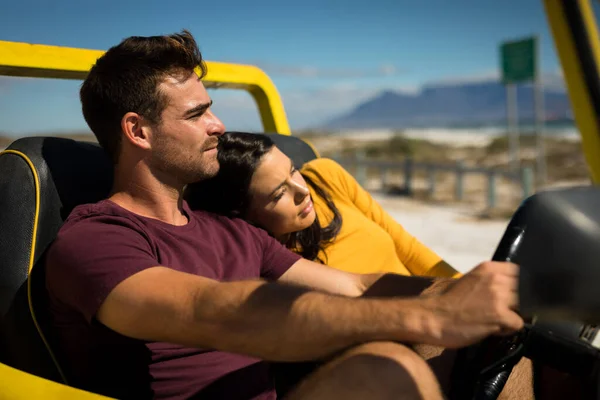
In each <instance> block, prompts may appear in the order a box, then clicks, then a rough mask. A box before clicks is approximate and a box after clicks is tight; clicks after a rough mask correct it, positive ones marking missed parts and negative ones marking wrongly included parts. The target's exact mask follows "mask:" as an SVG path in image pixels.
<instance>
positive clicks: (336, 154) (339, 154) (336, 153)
mask: <svg viewBox="0 0 600 400" xmlns="http://www.w3.org/2000/svg"><path fill="white" fill-rule="evenodd" d="M331 158H332V159H333V160H335V161H337V162H338V163H339V164H343V161H344V160H343V159H342V152H341V151H339V150H334V151H333V153H332V154H331Z"/></svg>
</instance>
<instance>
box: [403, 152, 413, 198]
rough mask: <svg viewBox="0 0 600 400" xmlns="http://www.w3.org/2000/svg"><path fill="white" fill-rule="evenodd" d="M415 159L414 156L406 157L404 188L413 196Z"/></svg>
mask: <svg viewBox="0 0 600 400" xmlns="http://www.w3.org/2000/svg"><path fill="white" fill-rule="evenodd" d="M412 180H413V159H412V157H406V158H405V160H404V190H406V194H407V195H408V196H411V195H412V194H413V190H412V189H413V185H412Z"/></svg>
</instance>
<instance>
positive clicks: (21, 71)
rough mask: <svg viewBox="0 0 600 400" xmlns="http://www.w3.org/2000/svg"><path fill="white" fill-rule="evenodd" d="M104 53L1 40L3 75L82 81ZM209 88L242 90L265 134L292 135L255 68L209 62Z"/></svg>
mask: <svg viewBox="0 0 600 400" xmlns="http://www.w3.org/2000/svg"><path fill="white" fill-rule="evenodd" d="M102 54H104V51H101V50H88V49H77V48H70V47H60V46H48V45H42V44H29V43H20V42H7V41H1V40H0V75H7V76H20V77H32V78H58V79H78V80H83V79H84V78H85V76H86V75H87V73H88V71H89V70H90V68H91V67H92V65H93V64H94V63H95V62H96V60H97V59H98V58H99V57H100V56H101V55H102ZM206 64H207V66H208V74H207V75H206V77H205V78H204V85H205V86H206V87H207V88H212V89H218V88H224V89H241V90H245V91H247V92H249V93H250V94H251V95H252V97H253V98H254V101H256V104H257V106H258V111H259V113H260V117H261V120H262V124H263V129H264V131H265V132H270V133H280V134H284V135H290V133H291V132H290V126H289V124H288V120H287V117H286V114H285V109H284V107H283V102H282V101H281V97H280V96H279V93H278V92H277V88H276V87H275V85H274V84H273V82H272V81H271V79H270V78H269V77H268V76H267V74H265V73H264V72H263V71H262V70H261V69H260V68H258V67H255V66H252V65H241V64H230V63H221V62H214V61H208V62H207V63H206Z"/></svg>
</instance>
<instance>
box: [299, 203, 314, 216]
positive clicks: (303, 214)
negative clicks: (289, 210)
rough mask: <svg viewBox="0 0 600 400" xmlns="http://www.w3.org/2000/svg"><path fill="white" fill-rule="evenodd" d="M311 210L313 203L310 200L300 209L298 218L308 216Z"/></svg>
mask: <svg viewBox="0 0 600 400" xmlns="http://www.w3.org/2000/svg"><path fill="white" fill-rule="evenodd" d="M312 210H313V202H312V200H309V201H308V204H307V205H306V207H304V208H303V209H302V211H300V216H301V217H306V216H307V215H308V214H310V212H311V211H312Z"/></svg>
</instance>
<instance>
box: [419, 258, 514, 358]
mask: <svg viewBox="0 0 600 400" xmlns="http://www.w3.org/2000/svg"><path fill="white" fill-rule="evenodd" d="M518 273H519V269H518V267H517V266H516V265H515V264H511V263H505V262H484V263H482V264H480V265H478V266H477V267H476V268H474V269H473V270H472V271H471V272H469V273H468V274H466V275H465V276H464V277H462V278H460V279H458V280H454V281H448V280H444V281H440V282H436V283H435V284H434V285H432V286H431V288H429V289H427V290H426V291H425V292H424V293H423V295H422V296H423V297H424V299H425V300H426V307H427V308H428V309H429V310H430V311H431V312H432V314H433V322H432V324H431V332H430V333H431V335H432V337H431V338H429V339H430V340H427V342H428V343H429V344H436V345H440V346H444V347H447V348H459V347H465V346H468V345H471V344H473V343H476V342H478V341H480V340H482V339H484V338H485V337H487V336H489V335H506V334H511V333H514V332H516V331H518V330H519V329H521V328H522V327H523V320H522V318H521V317H520V316H519V315H518V314H517V313H516V312H515V310H516V309H517V307H518V295H517V287H518ZM432 341H433V343H432Z"/></svg>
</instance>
